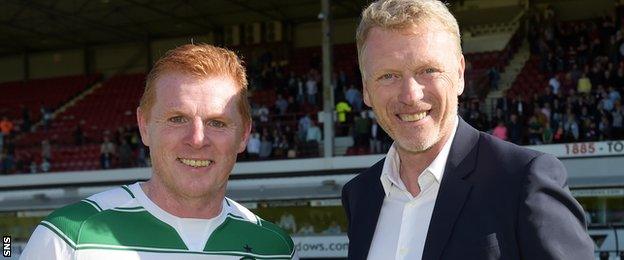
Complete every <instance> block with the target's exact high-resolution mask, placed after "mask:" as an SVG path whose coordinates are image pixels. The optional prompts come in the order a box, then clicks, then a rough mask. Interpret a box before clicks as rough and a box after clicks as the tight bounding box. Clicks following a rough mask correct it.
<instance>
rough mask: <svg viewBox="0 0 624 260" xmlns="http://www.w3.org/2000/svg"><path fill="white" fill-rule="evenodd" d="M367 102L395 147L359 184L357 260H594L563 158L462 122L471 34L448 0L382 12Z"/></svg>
mask: <svg viewBox="0 0 624 260" xmlns="http://www.w3.org/2000/svg"><path fill="white" fill-rule="evenodd" d="M356 41H357V48H358V60H359V65H360V70H361V71H362V82H363V86H364V92H363V98H364V102H365V103H366V104H367V105H368V106H370V107H372V108H373V111H374V112H375V115H376V119H377V120H378V122H379V125H380V126H381V127H382V128H383V129H384V130H385V131H386V132H387V133H388V135H389V136H390V137H392V139H393V140H394V143H393V145H392V147H391V148H390V150H389V151H388V153H387V155H386V157H385V158H384V159H382V160H381V161H379V162H377V163H376V164H375V165H373V166H372V167H371V168H369V169H368V170H365V171H364V172H362V173H360V174H359V175H358V176H356V177H355V178H354V179H353V180H351V181H350V182H348V183H347V184H346V185H345V186H344V188H343V193H342V196H343V197H342V201H343V207H344V208H345V211H346V215H347V219H348V221H349V228H348V237H349V253H348V254H349V255H348V257H349V259H425V260H440V259H443V260H444V259H477V260H479V259H512V260H513V259H531V260H533V259H583V260H586V259H593V258H594V253H593V250H594V245H593V242H592V240H591V239H590V238H589V236H588V234H587V230H586V226H585V219H584V215H583V209H582V208H581V206H580V205H579V204H578V203H577V202H576V200H575V199H574V198H573V197H572V195H571V194H570V191H569V189H568V187H567V182H566V170H565V168H564V167H563V165H562V164H561V162H560V161H559V160H557V159H556V158H555V157H553V156H551V155H548V154H543V153H540V152H536V151H532V150H528V149H525V148H522V147H519V146H516V145H513V144H510V143H508V142H505V141H502V140H500V139H498V138H495V137H492V136H490V135H488V134H485V133H482V132H479V131H477V130H475V129H474V128H472V127H471V126H469V125H468V124H467V123H466V122H464V120H462V119H461V118H460V117H458V115H457V110H458V96H459V95H461V93H462V92H463V91H464V70H465V61H464V57H463V55H462V50H461V45H460V35H459V26H458V24H457V21H456V20H455V18H454V17H453V15H452V14H451V13H450V12H449V11H448V9H447V7H446V6H445V5H444V4H443V3H442V2H440V1H437V0H387V1H383V0H382V1H375V2H373V3H372V4H370V5H369V6H368V7H367V8H366V9H365V10H364V11H363V12H362V20H361V22H360V24H359V26H358V29H357V34H356Z"/></svg>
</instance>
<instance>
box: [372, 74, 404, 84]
mask: <svg viewBox="0 0 624 260" xmlns="http://www.w3.org/2000/svg"><path fill="white" fill-rule="evenodd" d="M400 77H401V76H400V75H399V74H395V73H386V74H383V75H381V76H379V77H377V81H378V82H380V83H381V84H383V85H390V84H392V83H393V82H395V81H396V80H397V79H399V78H400Z"/></svg>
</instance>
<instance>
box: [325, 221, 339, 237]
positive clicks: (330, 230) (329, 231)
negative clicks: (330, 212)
mask: <svg viewBox="0 0 624 260" xmlns="http://www.w3.org/2000/svg"><path fill="white" fill-rule="evenodd" d="M340 233H342V228H340V225H338V222H336V221H335V220H332V221H331V223H330V224H329V226H327V228H326V229H325V230H323V231H321V234H323V235H339V234H340Z"/></svg>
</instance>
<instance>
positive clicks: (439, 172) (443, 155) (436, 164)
mask: <svg viewBox="0 0 624 260" xmlns="http://www.w3.org/2000/svg"><path fill="white" fill-rule="evenodd" d="M458 124H459V120H458V117H455V120H453V127H451V135H450V136H449V138H448V139H447V140H446V143H444V146H443V147H442V150H440V153H438V155H437V156H436V158H435V159H433V161H432V162H431V164H429V166H427V168H425V170H424V171H423V173H425V172H430V173H431V174H433V176H434V177H435V180H436V181H437V183H440V182H441V181H442V176H443V175H444V170H445V168H446V161H447V160H448V156H449V153H450V151H451V144H452V143H453V139H454V138H455V132H457V125H458ZM395 145H396V143H393V144H392V146H390V149H389V150H388V153H387V154H386V160H385V161H384V164H383V168H382V170H381V176H380V179H381V185H382V186H383V189H384V191H385V193H386V196H388V193H389V192H390V188H391V187H392V186H396V187H397V188H399V189H400V190H403V191H407V188H406V187H405V184H404V183H403V180H401V177H400V176H399V169H401V160H400V158H399V154H398V152H397V149H396V147H395Z"/></svg>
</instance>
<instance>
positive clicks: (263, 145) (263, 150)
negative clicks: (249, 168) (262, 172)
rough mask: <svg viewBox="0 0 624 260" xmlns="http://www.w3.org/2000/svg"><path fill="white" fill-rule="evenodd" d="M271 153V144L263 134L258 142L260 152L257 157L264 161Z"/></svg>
mask: <svg viewBox="0 0 624 260" xmlns="http://www.w3.org/2000/svg"><path fill="white" fill-rule="evenodd" d="M272 152H273V143H272V142H271V140H270V139H269V135H268V134H266V133H264V134H262V138H261V140H260V152H259V153H258V157H259V158H260V159H261V160H266V159H268V158H269V157H270V156H271V153H272Z"/></svg>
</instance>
